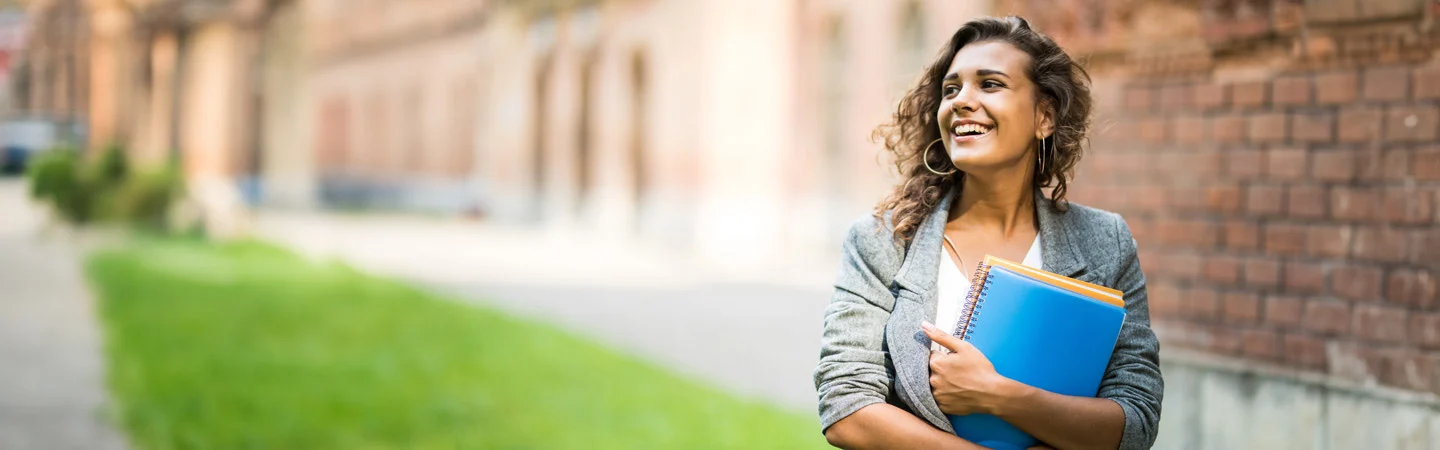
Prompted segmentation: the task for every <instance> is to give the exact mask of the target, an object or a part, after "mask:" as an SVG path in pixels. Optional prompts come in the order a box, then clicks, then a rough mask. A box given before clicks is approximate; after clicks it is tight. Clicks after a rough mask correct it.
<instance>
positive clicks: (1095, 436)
mask: <svg viewBox="0 0 1440 450" xmlns="http://www.w3.org/2000/svg"><path fill="white" fill-rule="evenodd" d="M1089 123H1090V88H1089V76H1088V75H1087V74H1086V73H1085V70H1084V69H1083V68H1082V67H1081V66H1080V65H1079V64H1077V63H1076V62H1074V61H1073V60H1072V59H1071V58H1070V56H1069V55H1067V54H1066V53H1065V52H1064V50H1062V49H1061V48H1060V46H1058V45H1056V44H1055V42H1054V41H1052V40H1051V39H1050V38H1048V37H1046V36H1045V35H1043V34H1040V33H1039V32H1037V31H1035V30H1033V29H1031V28H1030V25H1029V23H1027V22H1026V21H1025V20H1024V19H1021V18H1018V17H1007V18H985V19H979V20H975V21H971V22H969V23H966V24H965V25H963V26H961V27H960V29H959V30H957V31H956V32H955V34H954V35H953V36H952V37H951V38H950V40H949V42H948V43H947V46H946V47H945V49H944V50H943V51H942V52H941V53H940V56H939V58H938V59H937V60H935V61H934V62H933V63H931V65H930V66H929V67H928V68H927V69H926V71H925V73H924V75H923V76H922V77H921V79H920V80H919V82H918V83H917V85H916V86H915V87H914V88H913V89H911V90H910V91H909V93H907V94H906V96H905V98H904V99H902V100H901V102H900V105H899V107H898V109H897V110H896V112H895V114H894V117H893V120H892V121H891V122H890V123H889V124H886V125H883V126H881V127H880V128H879V129H877V130H876V135H877V136H878V137H882V138H883V140H884V144H885V148H886V149H887V150H888V151H889V152H891V153H893V155H894V157H895V165H896V169H897V170H898V171H899V173H900V175H901V178H902V179H901V182H900V183H899V185H898V186H896V188H895V191H894V192H893V193H891V194H890V196H889V197H887V198H886V199H885V200H883V201H881V202H880V204H879V205H877V207H876V208H875V211H874V214H873V215H871V216H867V217H864V218H862V219H861V220H859V221H857V222H856V223H855V224H854V225H853V226H852V227H851V229H850V233H849V235H848V236H847V237H846V239H845V242H844V251H843V254H842V258H843V261H842V262H841V264H840V274H839V278H838V280H837V281H836V283H835V292H834V295H833V297H832V299H831V303H830V306H829V307H828V308H827V309H826V312H825V331H824V336H823V337H822V341H821V348H820V363H819V365H818V366H817V367H816V369H815V387H816V390H817V391H818V392H819V396H820V405H819V410H820V419H821V425H822V427H823V429H824V433H825V437H826V439H828V440H829V441H830V443H832V444H834V445H836V446H839V447H844V448H978V446H976V445H975V444H973V443H970V442H967V441H965V440H963V439H961V438H960V437H958V436H956V434H955V433H954V431H955V430H954V429H953V428H952V426H951V423H950V422H949V421H948V420H947V415H966V414H972V413H981V414H989V415H993V416H996V417H999V418H1001V419H1003V420H1005V421H1006V422H1009V423H1010V424H1011V425H1014V426H1015V427H1016V428H1019V429H1020V430H1022V431H1024V432H1025V433H1027V434H1029V435H1031V436H1033V437H1035V438H1036V439H1038V440H1040V441H1041V442H1043V443H1044V444H1046V445H1048V446H1051V447H1056V448H1067V449H1068V448H1116V447H1119V448H1123V449H1139V448H1148V447H1149V446H1151V445H1152V444H1153V443H1154V442H1155V435H1156V429H1157V425H1158V422H1159V419H1160V401H1161V395H1162V392H1163V390H1164V383H1163V381H1162V379H1161V376H1160V369H1159V344H1158V342H1157V340H1156V338H1155V333H1154V332H1153V331H1152V330H1151V329H1150V317H1149V306H1148V300H1147V294H1146V289H1145V275H1144V273H1143V272H1141V270H1140V264H1139V261H1138V258H1137V256H1136V254H1137V252H1136V246H1135V241H1134V239H1133V238H1132V237H1131V235H1130V231H1129V228H1128V226H1127V225H1126V224H1125V221H1124V219H1122V218H1121V217H1120V216H1118V215H1116V214H1113V213H1109V212H1106V211H1101V210H1098V209H1094V208H1088V207H1085V206H1081V205H1078V204H1074V203H1071V202H1069V201H1067V200H1066V199H1065V193H1066V189H1067V183H1068V182H1069V181H1070V179H1071V177H1072V176H1073V174H1074V169H1075V165H1076V164H1077V163H1078V162H1079V161H1080V156H1081V153H1082V150H1083V145H1082V143H1083V142H1085V135H1086V132H1087V131H1088V129H1089ZM1047 190H1048V195H1047V192H1046V191H1047ZM987 254H988V255H995V256H998V257H1001V258H1004V259H1007V260H1012V261H1022V264H1025V265H1029V266H1032V267H1038V268H1043V269H1044V270H1047V271H1050V272H1054V273H1057V274H1060V275H1063V276H1067V277H1073V278H1076V279H1079V280H1081V281H1086V282H1090V283H1094V284H1098V285H1102V286H1106V287H1110V288H1114V289H1117V290H1119V291H1121V292H1123V293H1124V297H1125V309H1126V318H1125V323H1124V325H1123V327H1122V329H1121V332H1120V337H1119V340H1118V342H1117V343H1116V345H1115V348H1114V350H1113V353H1112V355H1111V358H1110V363H1109V367H1108V368H1107V369H1106V373H1105V376H1104V378H1103V381H1102V382H1101V386H1100V388H1099V392H1098V393H1097V395H1096V396H1094V397H1074V396H1066V395H1060V394H1055V393H1051V392H1047V391H1044V390H1041V389H1037V388H1034V387H1030V386H1026V385H1024V384H1022V383H1019V382H1017V381H1014V380H1011V379H1008V378H1006V377H1005V376H1003V375H1001V374H999V373H996V371H995V369H994V367H993V366H992V365H991V364H990V363H989V361H988V360H987V359H986V357H985V356H984V355H983V354H982V353H980V352H978V351H974V348H973V347H971V346H969V344H968V343H967V342H965V341H962V340H958V339H951V338H949V337H948V336H947V334H951V333H953V332H954V329H955V325H956V318H957V311H958V309H959V303H960V302H961V301H962V300H963V298H964V297H965V295H966V292H967V291H969V290H970V289H971V285H970V281H969V280H968V279H967V278H966V277H965V275H964V274H965V273H968V271H969V270H973V268H974V266H975V264H976V263H978V262H979V261H980V260H981V259H982V258H983V257H984V255H987ZM999 301H1003V299H1000V300H999ZM932 322H933V323H934V324H933V325H932ZM932 338H933V339H935V341H936V342H935V343H937V344H942V345H944V346H945V347H946V348H947V349H948V350H952V351H950V352H946V351H935V350H942V349H940V348H938V347H932V341H931V339H932Z"/></svg>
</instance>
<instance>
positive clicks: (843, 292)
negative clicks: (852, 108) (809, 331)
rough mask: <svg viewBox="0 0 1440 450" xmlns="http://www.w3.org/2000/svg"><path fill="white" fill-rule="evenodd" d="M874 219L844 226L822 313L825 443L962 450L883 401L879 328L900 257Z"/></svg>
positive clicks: (818, 377)
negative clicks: (847, 228)
mask: <svg viewBox="0 0 1440 450" xmlns="http://www.w3.org/2000/svg"><path fill="white" fill-rule="evenodd" d="M875 224H876V222H875V221H873V220H863V221H859V222H857V223H855V224H854V225H852V226H851V227H850V232H849V234H848V236H847V237H846V238H845V243H844V247H843V250H842V256H841V258H842V259H841V263H840V273H839V276H838V277H837V280H836V282H835V293H834V295H833V296H832V298H831V300H830V305H829V306H828V307H827V308H826V309H825V331H824V335H823V336H822V338H821V344H820V362H819V364H818V365H816V367H815V390H816V391H817V392H818V393H819V397H820V424H821V429H822V430H823V432H824V433H825V438H826V440H828V441H830V443H831V444H832V445H835V446H837V447H841V448H847V449H863V448H928V447H935V448H952V447H953V448H965V447H964V445H967V444H969V443H968V442H965V441H964V440H962V439H960V438H959V437H958V436H955V435H953V434H949V433H946V432H944V431H943V430H940V429H938V428H935V427H934V426H931V425H930V424H929V423H926V422H925V421H924V420H923V419H920V418H919V417H916V416H914V415H912V414H910V413H908V412H906V411H904V410H901V409H900V408H897V407H895V406H893V405H890V404H887V403H885V397H886V396H887V395H888V394H889V393H890V389H891V386H890V375H889V373H888V372H887V371H886V362H885V358H886V355H885V352H884V350H882V348H881V346H882V345H883V341H884V334H885V324H886V322H887V321H888V320H889V318H890V312H891V311H892V310H893V308H894V307H895V296H894V295H893V294H891V293H890V289H889V287H888V286H889V281H890V280H889V277H890V276H892V275H893V274H892V272H894V270H893V268H894V267H899V265H900V261H901V258H902V257H903V256H902V255H900V250H899V249H898V248H897V247H898V246H896V245H894V244H893V243H892V241H891V239H890V238H889V237H888V234H889V230H888V228H887V229H877V228H879V227H877V226H876V225H875Z"/></svg>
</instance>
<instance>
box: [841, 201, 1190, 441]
mask: <svg viewBox="0 0 1440 450" xmlns="http://www.w3.org/2000/svg"><path fill="white" fill-rule="evenodd" d="M955 195H956V192H955V190H951V191H950V192H948V193H946V195H945V196H944V198H943V199H942V200H941V203H940V205H939V207H937V208H935V211H934V212H932V213H931V214H930V215H929V216H928V217H926V218H925V220H924V221H922V222H921V225H920V228H919V229H918V230H917V231H916V234H915V238H914V240H912V241H911V243H910V244H909V248H908V249H906V248H904V247H902V246H899V245H896V244H895V243H894V241H893V240H892V237H891V236H892V232H893V229H894V228H893V224H892V223H891V222H890V215H889V213H887V214H886V215H885V217H886V219H885V222H886V223H885V227H884V228H881V227H879V226H878V224H877V223H876V220H875V219H874V218H872V217H866V218H864V219H861V220H859V221H857V222H856V223H855V224H854V225H852V226H851V227H850V232H849V235H848V236H847V237H846V238H845V243H844V247H843V256H842V261H841V264H840V273H839V276H838V278H837V280H836V281H835V293H834V295H833V296H832V298H831V300H830V306H829V307H828V308H826V309H825V332H824V335H823V336H822V338H821V342H820V363H819V365H818V366H816V368H815V389H816V391H817V392H818V393H819V397H820V423H821V427H822V429H828V428H830V425H833V424H835V422H837V421H839V420H840V419H843V418H845V417H846V416H849V415H850V414H851V413H854V412H855V411H857V410H859V409H860V408H862V407H865V406H867V405H870V404H874V403H880V402H888V403H890V404H893V405H895V406H898V407H900V408H901V409H904V410H906V411H909V412H911V413H912V414H915V415H916V416H918V417H920V418H922V419H924V420H925V421H927V422H930V424H931V425H934V426H935V427H936V428H939V429H942V430H945V431H948V432H951V433H953V432H954V431H955V430H954V429H953V428H951V426H950V422H949V420H948V419H946V417H945V414H944V413H942V412H941V411H940V407H939V406H937V405H936V403H935V397H934V396H933V395H932V394H931V391H930V381H929V378H930V368H929V356H930V339H929V338H927V337H925V334H924V333H923V332H921V331H920V321H922V320H928V321H931V322H934V321H935V306H936V303H935V282H936V274H937V272H938V270H939V267H940V266H939V264H940V261H941V259H940V256H941V254H940V248H941V241H942V238H943V232H944V228H945V218H946V216H947V214H948V211H947V210H948V208H949V205H950V203H951V199H953V198H954V196H955ZM1035 196H1036V199H1035V204H1036V209H1037V210H1038V214H1039V219H1040V234H1041V239H1040V242H1041V256H1042V258H1043V259H1044V267H1043V268H1044V269H1045V270H1048V271H1051V272H1054V273H1058V274H1061V275H1065V276H1070V277H1075V278H1077V279H1080V280H1084V281H1088V282H1091V283H1095V284H1099V285H1103V286H1108V287H1112V288H1115V289H1118V290H1120V291H1121V292H1124V293H1125V309H1126V312H1127V315H1126V317H1125V324H1124V326H1123V327H1122V328H1121V330H1120V339H1119V342H1118V343H1117V344H1116V345H1115V352H1114V354H1113V355H1112V356H1111V358H1110V366H1109V368H1108V369H1106V372H1105V377H1104V378H1103V379H1102V381H1101V384H1100V392H1099V397H1101V398H1107V399H1110V400H1114V401H1115V402H1116V403H1119V404H1120V407H1121V409H1123V410H1124V411H1125V432H1124V437H1123V438H1122V439H1121V441H1120V448H1122V449H1143V448H1149V447H1150V446H1151V445H1154V443H1155V434H1156V431H1157V430H1156V429H1157V427H1158V423H1159V421H1160V399H1161V396H1162V395H1163V392H1164V381H1163V380H1162V379H1161V378H1160V365H1159V361H1160V357H1159V351H1160V344H1159V342H1158V341H1157V340H1156V339H1155V333H1154V332H1153V331H1151V329H1150V310H1149V306H1148V304H1147V302H1146V297H1145V275H1144V274H1143V273H1141V272H1140V262H1139V260H1138V258H1136V253H1135V251H1136V250H1135V245H1136V244H1135V240H1134V238H1132V237H1131V236H1130V228H1129V227H1128V226H1127V225H1126V224H1125V221H1124V219H1121V218H1120V216H1119V215H1117V214H1114V213H1110V212H1106V211H1102V210H1099V209H1094V208H1089V207H1085V206H1081V205H1078V204H1074V203H1071V204H1070V205H1069V206H1070V208H1069V210H1068V211H1067V212H1065V213H1061V212H1058V211H1055V210H1054V209H1052V208H1051V202H1050V200H1049V199H1046V198H1045V197H1044V196H1043V195H1042V194H1041V192H1040V191H1039V190H1038V189H1037V190H1036V191H1035Z"/></svg>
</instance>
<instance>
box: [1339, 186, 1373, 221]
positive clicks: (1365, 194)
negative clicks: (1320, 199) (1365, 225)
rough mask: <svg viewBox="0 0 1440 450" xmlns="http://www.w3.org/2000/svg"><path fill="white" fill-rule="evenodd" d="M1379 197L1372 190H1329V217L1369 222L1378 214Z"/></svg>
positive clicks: (1350, 188)
mask: <svg viewBox="0 0 1440 450" xmlns="http://www.w3.org/2000/svg"><path fill="white" fill-rule="evenodd" d="M1379 203H1380V195H1379V193H1377V192H1375V191H1374V190H1373V189H1369V188H1355V187H1342V186H1337V187H1335V188H1334V189H1331V190H1330V216H1331V217H1334V218H1336V219H1339V220H1371V219H1373V218H1375V217H1376V215H1377V213H1378V212H1379V206H1380V205H1379Z"/></svg>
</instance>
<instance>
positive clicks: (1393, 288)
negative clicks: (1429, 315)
mask: <svg viewBox="0 0 1440 450" xmlns="http://www.w3.org/2000/svg"><path fill="white" fill-rule="evenodd" d="M1435 285H1436V283H1435V277H1434V276H1433V275H1431V272H1430V271H1429V270H1427V269H1395V270H1392V271H1390V276H1388V277H1386V279H1385V300H1387V301H1389V302H1391V303H1394V304H1398V305H1406V306H1412V307H1415V308H1419V309H1426V310H1430V309H1433V308H1435V306H1436V303H1437V302H1436V298H1435V292H1436V288H1435Z"/></svg>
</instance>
